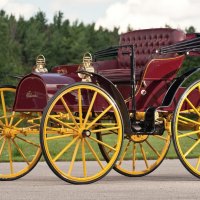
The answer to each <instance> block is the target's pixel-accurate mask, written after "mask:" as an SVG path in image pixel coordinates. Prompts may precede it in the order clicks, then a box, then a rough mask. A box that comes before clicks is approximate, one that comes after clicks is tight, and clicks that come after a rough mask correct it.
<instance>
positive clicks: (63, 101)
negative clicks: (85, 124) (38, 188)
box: [60, 97, 79, 128]
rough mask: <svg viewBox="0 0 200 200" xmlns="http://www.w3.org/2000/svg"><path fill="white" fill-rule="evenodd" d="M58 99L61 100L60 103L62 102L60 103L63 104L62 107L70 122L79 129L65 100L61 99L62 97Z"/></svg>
mask: <svg viewBox="0 0 200 200" xmlns="http://www.w3.org/2000/svg"><path fill="white" fill-rule="evenodd" d="M60 99H61V101H62V103H63V105H64V107H65V109H66V111H67V112H68V113H69V115H70V117H71V119H72V121H73V122H74V124H75V126H76V128H79V127H78V124H77V122H76V120H75V118H74V116H73V114H72V112H71V111H70V109H69V107H68V105H67V104H66V102H65V100H64V99H63V97H61V98H60Z"/></svg>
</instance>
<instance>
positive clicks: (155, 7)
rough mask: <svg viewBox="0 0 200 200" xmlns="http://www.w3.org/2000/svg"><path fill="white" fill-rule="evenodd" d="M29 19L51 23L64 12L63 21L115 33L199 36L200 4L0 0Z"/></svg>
mask: <svg viewBox="0 0 200 200" xmlns="http://www.w3.org/2000/svg"><path fill="white" fill-rule="evenodd" d="M1 9H3V10H5V11H6V13H7V14H14V15H15V16H16V17H17V18H18V17H19V16H23V17H24V18H25V19H29V18H30V17H31V16H33V15H35V14H36V13H37V12H38V11H43V12H45V14H46V18H47V19H48V22H52V20H53V16H54V15H55V14H56V13H58V11H61V12H63V13H64V19H69V20H70V21H71V22H73V21H75V20H78V21H79V22H84V23H85V24H89V23H93V22H94V23H96V28H98V27H99V26H103V27H105V28H108V29H110V30H112V29H113V28H114V27H118V28H119V30H120V32H126V30H127V27H128V26H130V27H132V28H133V29H143V28H160V27H165V25H166V24H167V25H169V26H171V27H172V28H178V29H183V30H184V29H185V28H188V27H189V26H191V25H193V26H194V27H195V28H196V31H197V32H200V21H199V19H200V12H199V9H200V0H0V10H1Z"/></svg>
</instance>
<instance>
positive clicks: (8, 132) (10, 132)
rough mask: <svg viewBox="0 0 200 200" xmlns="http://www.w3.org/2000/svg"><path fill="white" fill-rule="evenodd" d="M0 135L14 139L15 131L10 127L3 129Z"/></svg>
mask: <svg viewBox="0 0 200 200" xmlns="http://www.w3.org/2000/svg"><path fill="white" fill-rule="evenodd" d="M2 133H3V135H4V136H5V137H7V138H14V137H15V130H13V129H12V127H4V129H3V132H2Z"/></svg>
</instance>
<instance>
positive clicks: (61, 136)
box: [46, 134, 74, 141]
mask: <svg viewBox="0 0 200 200" xmlns="http://www.w3.org/2000/svg"><path fill="white" fill-rule="evenodd" d="M70 136H74V134H65V135H58V136H52V137H48V138H46V140H47V141H49V140H57V139H61V138H66V137H70Z"/></svg>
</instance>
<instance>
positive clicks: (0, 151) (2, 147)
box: [0, 138, 6, 157]
mask: <svg viewBox="0 0 200 200" xmlns="http://www.w3.org/2000/svg"><path fill="white" fill-rule="evenodd" d="M5 143H6V139H5V138H4V141H3V143H2V145H1V149H0V157H1V154H2V152H3V149H4V146H5Z"/></svg>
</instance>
